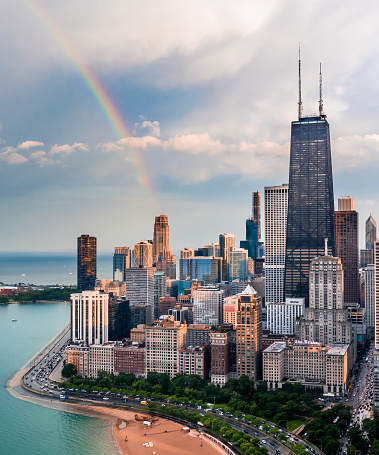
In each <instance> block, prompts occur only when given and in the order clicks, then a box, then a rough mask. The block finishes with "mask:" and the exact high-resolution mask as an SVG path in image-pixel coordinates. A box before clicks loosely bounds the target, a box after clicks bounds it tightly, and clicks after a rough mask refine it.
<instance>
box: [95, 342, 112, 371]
mask: <svg viewBox="0 0 379 455" xmlns="http://www.w3.org/2000/svg"><path fill="white" fill-rule="evenodd" d="M114 346H115V343H113V342H112V343H105V344H101V345H98V344H93V345H91V346H90V347H89V377H90V378H97V377H98V373H99V371H106V372H107V373H110V374H113V373H114Z"/></svg>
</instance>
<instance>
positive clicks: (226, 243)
mask: <svg viewBox="0 0 379 455" xmlns="http://www.w3.org/2000/svg"><path fill="white" fill-rule="evenodd" d="M219 243H220V257H222V259H223V260H222V279H223V280H224V281H228V280H229V264H230V250H231V249H232V248H234V246H235V245H234V244H235V236H234V234H229V233H224V234H220V236H219Z"/></svg>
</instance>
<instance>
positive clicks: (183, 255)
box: [180, 248, 195, 259]
mask: <svg viewBox="0 0 379 455" xmlns="http://www.w3.org/2000/svg"><path fill="white" fill-rule="evenodd" d="M194 256H195V252H194V250H193V249H192V248H184V250H180V259H188V258H193V257H194Z"/></svg>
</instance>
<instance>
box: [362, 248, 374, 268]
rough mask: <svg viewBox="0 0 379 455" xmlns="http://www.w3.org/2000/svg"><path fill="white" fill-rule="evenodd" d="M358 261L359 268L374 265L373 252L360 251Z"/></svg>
mask: <svg viewBox="0 0 379 455" xmlns="http://www.w3.org/2000/svg"><path fill="white" fill-rule="evenodd" d="M360 255H361V256H360V261H359V266H360V268H362V269H364V268H365V267H367V266H368V265H369V264H373V263H374V251H373V250H366V249H365V250H361V251H360Z"/></svg>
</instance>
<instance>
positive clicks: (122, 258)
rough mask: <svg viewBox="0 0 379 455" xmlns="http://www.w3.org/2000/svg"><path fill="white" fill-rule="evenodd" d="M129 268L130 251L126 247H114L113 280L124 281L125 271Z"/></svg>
mask: <svg viewBox="0 0 379 455" xmlns="http://www.w3.org/2000/svg"><path fill="white" fill-rule="evenodd" d="M130 266H131V251H130V249H129V247H127V246H119V247H115V249H114V255H113V280H115V281H125V270H126V269H128V268H129V267H130Z"/></svg>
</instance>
